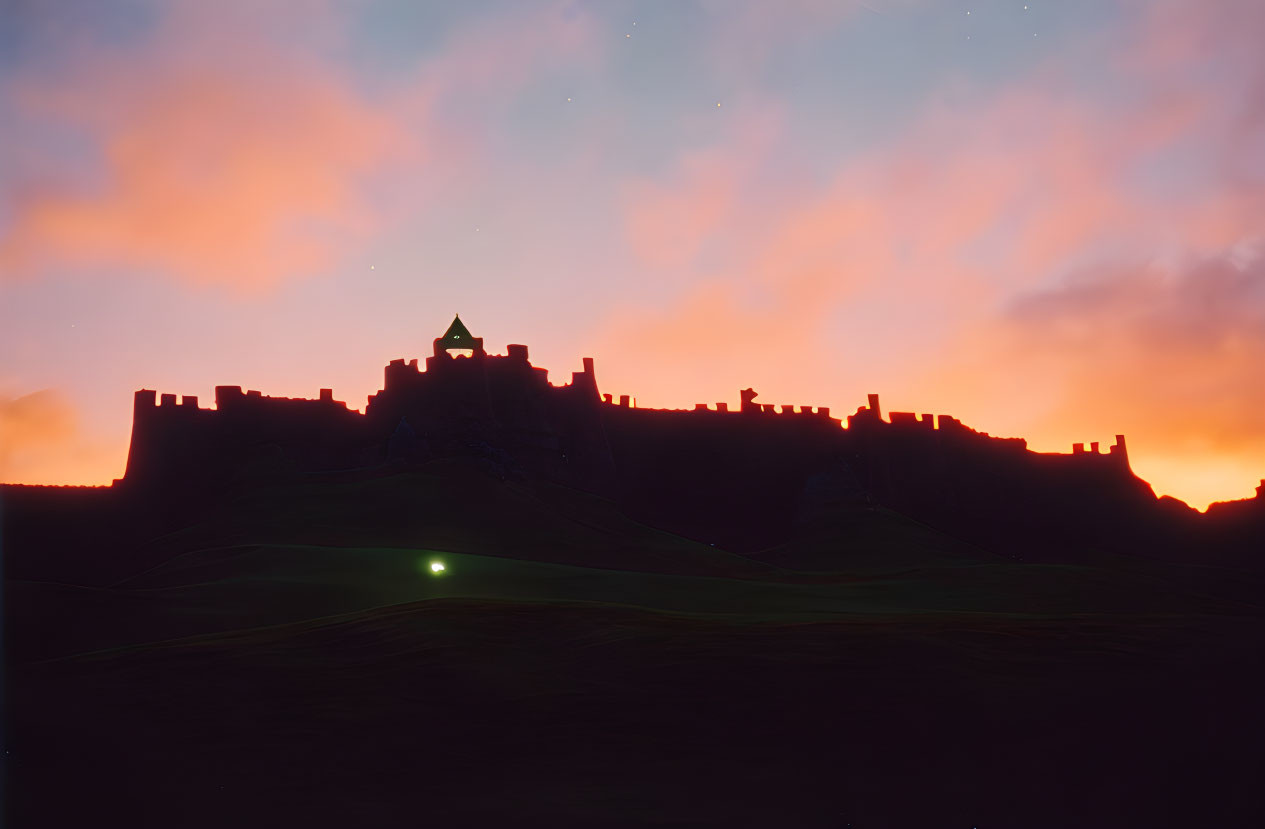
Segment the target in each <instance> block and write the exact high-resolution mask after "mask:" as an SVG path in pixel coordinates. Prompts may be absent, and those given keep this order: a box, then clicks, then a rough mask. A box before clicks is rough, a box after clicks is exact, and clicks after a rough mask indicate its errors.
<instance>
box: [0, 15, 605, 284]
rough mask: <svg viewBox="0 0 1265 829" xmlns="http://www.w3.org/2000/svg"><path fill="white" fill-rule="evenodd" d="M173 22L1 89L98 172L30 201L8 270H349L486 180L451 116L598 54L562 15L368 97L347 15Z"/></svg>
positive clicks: (30, 195) (519, 23)
mask: <svg viewBox="0 0 1265 829" xmlns="http://www.w3.org/2000/svg"><path fill="white" fill-rule="evenodd" d="M159 9H160V11H161V16H160V19H159V23H158V24H157V26H156V28H155V30H154V31H153V32H152V33H150V34H149V35H148V36H146V37H145V38H144V39H143V41H142V42H140V43H132V44H128V45H127V46H126V47H122V46H120V47H107V46H103V45H100V44H97V43H89V42H79V43H77V44H76V45H74V47H73V48H71V49H70V57H68V58H67V59H66V60H64V61H60V62H59V64H58V65H57V67H56V69H55V71H54V72H51V73H50V72H35V71H32V72H29V73H27V74H25V75H19V76H18V77H17V78H16V79H15V80H14V81H13V82H12V83H11V84H10V85H9V86H8V87H7V88H6V89H5V90H4V97H5V98H6V99H7V100H9V101H10V102H12V103H13V105H14V106H15V107H16V108H17V110H18V111H19V112H20V113H21V114H22V116H23V117H24V118H25V119H27V121H28V123H39V124H42V125H43V126H44V128H46V129H51V130H67V129H68V130H71V131H74V132H75V133H77V134H78V135H80V136H83V137H86V138H87V139H88V140H89V142H90V144H91V146H93V147H94V148H95V149H96V150H97V151H98V152H99V155H100V167H101V169H100V173H99V176H98V177H97V179H96V180H95V181H92V182H86V181H84V180H83V179H82V176H79V177H73V178H58V179H56V180H53V179H50V178H48V177H47V176H46V177H44V178H42V179H41V180H39V181H28V182H27V183H26V184H25V186H23V187H22V192H21V195H20V197H19V198H18V199H17V200H16V202H15V205H14V207H15V210H14V217H13V220H12V222H11V225H10V227H9V228H8V232H7V234H6V235H5V236H3V237H0V274H4V275H7V276H10V277H22V276H32V275H39V274H41V273H45V272H48V271H50V270H54V269H58V268H65V267H96V268H105V269H117V268H128V269H138V270H142V271H149V272H153V273H157V274H160V275H170V276H173V277H177V278H180V279H183V280H186V281H189V282H193V283H196V284H224V285H230V286H232V287H234V288H236V289H244V290H257V289H265V288H268V287H270V286H273V285H275V284H276V283H278V282H279V281H282V280H285V279H289V278H295V277H301V276H305V275H311V274H313V273H315V272H318V271H320V270H323V269H328V268H331V267H336V265H337V261H338V257H339V256H340V255H341V254H343V253H344V252H345V251H346V250H348V249H349V248H350V247H351V246H352V245H354V244H356V243H357V242H362V241H363V240H364V239H365V238H367V237H368V236H370V235H372V234H373V233H374V232H375V231H376V230H378V229H380V228H381V227H382V226H384V225H386V224H388V223H389V222H391V221H396V220H399V218H400V215H402V214H405V213H407V212H408V210H409V208H410V207H415V205H414V204H413V200H415V199H416V198H418V195H417V193H418V191H425V193H426V194H427V195H432V196H433V194H434V189H435V184H434V182H435V181H437V180H440V179H443V178H444V176H445V175H447V176H449V177H451V176H452V175H453V168H454V167H461V168H462V169H463V170H464V171H465V177H466V178H467V179H468V177H469V176H470V175H475V174H477V171H478V169H479V165H478V164H477V163H474V161H473V158H472V152H473V150H472V148H471V145H472V144H473V143H474V142H473V141H472V139H473V138H474V136H473V135H472V134H471V133H470V132H467V133H466V134H463V135H461V136H457V135H453V134H452V133H447V132H444V131H443V130H442V129H440V128H439V127H438V126H437V125H436V124H435V121H434V117H433V112H434V109H435V108H436V107H437V106H440V105H443V104H445V102H447V103H451V102H452V101H453V100H455V99H459V98H460V97H461V95H462V94H465V93H472V92H473V93H486V92H487V90H488V88H489V87H491V86H492V85H493V83H494V81H496V80H498V79H499V80H500V81H501V84H500V85H501V87H502V89H508V90H513V89H514V88H516V86H517V85H518V84H521V83H524V82H525V81H526V79H527V78H529V77H531V76H532V75H533V74H534V73H535V72H536V71H537V70H542V71H543V70H546V69H548V68H549V67H551V66H555V65H557V64H558V63H559V62H560V61H564V60H568V59H574V58H576V57H577V56H578V55H581V54H583V53H584V49H585V48H587V47H586V44H587V43H588V42H589V39H590V38H589V34H588V33H589V29H588V25H587V23H586V22H585V20H584V19H580V20H578V21H571V22H567V21H563V20H562V19H561V17H560V16H559V15H557V14H554V13H553V12H552V11H549V12H548V13H537V14H538V16H539V17H540V19H539V20H536V19H534V18H531V16H529V15H520V16H516V17H512V18H510V19H506V20H499V21H493V22H491V23H487V24H483V25H480V26H476V27H474V28H471V29H468V30H463V31H461V32H459V33H457V34H456V35H454V36H453V38H452V39H451V40H450V42H449V43H447V44H446V45H445V46H444V47H443V48H442V50H441V51H440V53H439V54H437V55H434V56H432V57H431V58H430V59H429V60H427V61H425V62H423V63H422V64H421V65H420V66H419V68H418V69H417V71H416V72H413V73H405V76H404V80H403V82H401V83H399V84H397V85H395V86H393V87H392V88H390V89H389V90H387V91H385V92H381V93H378V94H371V93H369V92H366V91H364V90H363V89H360V88H358V86H357V84H356V83H355V82H354V81H353V79H352V77H351V75H350V73H349V72H348V71H347V70H346V69H345V68H343V67H342V66H341V65H340V64H339V62H338V61H336V60H331V59H330V56H329V54H328V53H329V52H330V51H332V50H335V49H336V46H337V44H338V42H339V35H338V32H337V30H338V24H339V23H340V21H342V19H343V18H342V16H341V15H340V14H339V13H337V12H335V11H333V10H332V6H331V5H330V4H326V3H319V2H301V3H298V4H297V7H296V5H295V4H285V5H283V6H280V7H275V8H274V7H271V6H269V7H266V8H263V9H256V8H254V7H252V6H248V5H245V4H227V5H221V4H214V8H212V4H202V3H177V4H173V5H170V6H161V7H159ZM294 14H299V15H301V16H302V19H303V20H304V26H303V33H304V38H305V39H304V40H303V41H302V42H296V41H295V39H294V36H293V26H292V18H287V15H294ZM529 18H531V19H529ZM287 20H289V24H290V25H287ZM484 100H485V103H486V96H485V99H484ZM465 126H466V127H469V126H470V124H469V123H466V124H465ZM439 157H442V158H443V159H444V163H443V164H442V165H440V164H439V163H438V162H437V161H436V159H437V158H439ZM439 168H443V173H442V174H441V173H440V169H439ZM402 170H403V171H407V172H406V173H405V174H404V175H401V174H400V171H402ZM388 171H390V172H391V175H387V173H388ZM383 192H385V196H384V198H382V199H381V200H379V199H377V198H375V196H376V195H379V194H382V193H383Z"/></svg>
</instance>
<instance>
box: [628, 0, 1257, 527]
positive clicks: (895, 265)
mask: <svg viewBox="0 0 1265 829" xmlns="http://www.w3.org/2000/svg"><path fill="white" fill-rule="evenodd" d="M1262 26H1265V7H1261V6H1260V5H1259V4H1249V3H1230V4H1227V5H1225V6H1224V7H1222V6H1216V7H1209V8H1204V7H1198V8H1196V7H1193V6H1191V5H1189V4H1185V5H1182V4H1161V5H1158V6H1154V7H1151V6H1147V7H1146V8H1144V9H1141V10H1139V14H1138V15H1137V16H1135V17H1134V18H1132V19H1131V20H1130V21H1129V22H1128V23H1127V24H1126V29H1125V30H1123V31H1121V32H1120V33H1119V34H1118V37H1117V38H1115V39H1114V42H1115V43H1116V44H1117V46H1116V51H1115V53H1114V54H1113V55H1112V56H1111V57H1110V58H1109V59H1108V60H1107V61H1106V62H1105V65H1104V75H1103V77H1102V79H1101V88H1095V89H1093V90H1086V89H1085V88H1084V87H1083V85H1081V84H1079V83H1077V82H1076V81H1074V80H1072V79H1073V78H1074V77H1075V76H1076V75H1077V74H1078V73H1077V70H1078V69H1079V67H1078V66H1072V65H1068V64H1064V63H1059V62H1058V60H1056V61H1055V62H1053V63H1051V64H1049V65H1045V66H1042V67H1040V68H1039V69H1038V70H1037V71H1035V72H1034V73H1033V74H1032V75H1031V76H1030V77H1026V78H1021V79H1017V80H1016V81H1015V82H1014V83H1012V84H1010V85H1009V86H1007V87H1006V88H1003V89H1000V90H996V91H978V90H969V89H967V90H963V89H962V88H960V87H959V88H957V89H955V90H950V91H947V92H945V94H944V95H943V96H942V97H941V98H940V99H939V100H938V101H937V102H935V103H933V104H932V105H931V106H930V107H929V108H928V109H927V111H926V112H925V113H924V114H923V115H922V117H921V118H919V119H918V120H917V121H916V123H915V126H914V127H913V128H912V129H910V130H909V131H907V132H906V133H905V134H903V135H902V136H900V138H899V139H898V140H896V141H894V142H891V143H888V144H886V145H884V146H881V147H876V148H874V149H873V150H871V151H869V152H867V153H865V154H862V155H858V156H853V157H851V158H848V159H845V160H844V161H843V162H842V163H841V164H840V165H839V166H838V168H837V169H836V171H835V174H834V176H833V178H832V179H831V180H830V181H829V183H827V184H826V185H824V186H813V185H811V184H807V185H806V184H803V183H800V184H789V183H788V184H783V185H778V186H774V187H773V188H770V189H769V190H768V191H766V192H765V193H763V194H762V195H764V196H767V198H764V199H760V200H741V201H740V203H734V199H733V196H732V194H742V193H745V192H747V191H748V190H749V189H750V186H751V177H753V176H754V175H756V174H757V173H758V171H760V170H761V169H762V168H763V167H764V166H765V165H766V164H769V163H773V161H774V160H775V158H776V157H777V156H782V157H786V156H790V155H793V153H794V149H793V147H791V146H789V140H787V141H780V142H773V143H772V144H771V145H769V146H768V147H761V148H759V149H760V152H762V153H764V155H763V156H759V155H757V156H756V157H754V158H744V159H743V163H741V164H738V163H730V164H728V165H727V166H726V165H724V164H715V165H713V167H711V168H708V173H709V175H699V174H698V173H697V164H696V163H695V162H694V161H693V160H692V158H687V159H685V160H683V162H682V165H681V167H680V169H679V170H678V172H677V173H676V175H675V176H674V177H672V178H669V179H667V180H665V181H664V182H661V183H660V184H659V185H658V186H657V188H655V187H651V186H649V185H646V186H645V188H644V190H643V192H652V193H653V194H654V198H653V199H644V200H641V201H638V200H636V199H634V200H632V202H630V205H629V213H628V215H629V216H630V217H631V218H630V221H631V222H633V223H634V224H635V223H636V222H637V221H644V220H643V219H639V218H638V217H639V216H641V215H642V214H645V213H652V212H653V211H654V209H655V206H656V204H658V205H668V206H670V209H669V210H663V211H662V212H663V215H665V216H667V217H671V216H680V217H688V218H685V219H682V220H681V221H677V222H668V221H665V222H664V223H663V224H664V226H665V227H666V228H670V229H671V231H672V234H674V235H671V236H666V234H665V237H666V238H667V240H668V241H666V242H665V241H664V239H663V238H656V237H655V236H654V235H653V234H631V235H630V243H631V246H632V248H633V250H634V251H635V252H638V253H640V254H642V255H643V257H644V258H646V260H647V261H650V262H656V261H657V262H658V263H659V264H662V265H665V266H666V267H668V269H669V270H670V271H671V272H672V274H673V278H675V279H676V280H678V281H679V282H681V283H682V284H685V285H695V286H698V287H697V288H696V289H695V290H692V291H691V290H683V291H681V292H679V294H678V298H677V299H676V300H675V303H674V304H669V305H667V306H659V307H652V308H651V307H646V308H641V309H637V308H625V309H621V310H620V311H619V312H618V313H617V314H615V315H613V316H612V320H611V326H610V331H611V335H610V341H609V351H611V352H613V353H619V352H621V351H625V350H638V351H639V350H640V349H641V348H642V344H643V343H645V342H647V341H649V340H653V341H655V342H656V343H659V344H664V343H667V344H669V345H671V346H672V347H673V348H675V349H676V353H677V354H678V355H688V356H687V357H686V359H690V358H691V357H692V356H693V355H694V354H695V353H697V349H700V348H701V349H703V350H704V353H705V354H707V355H712V354H716V355H717V356H718V357H719V359H722V360H726V359H727V360H730V361H733V362H735V363H737V362H739V361H748V360H751V359H752V355H755V354H760V355H762V360H761V363H760V364H759V365H763V366H770V368H769V369H763V370H764V371H765V376H766V377H769V378H776V379H777V381H778V382H782V379H781V374H782V372H780V371H779V370H778V369H777V368H776V366H777V365H778V364H780V365H783V366H789V367H793V368H791V369H788V370H791V371H794V372H796V373H800V374H802V373H804V366H805V364H806V363H808V364H811V366H812V368H813V369H814V372H815V374H816V376H817V377H818V378H821V377H830V376H833V375H837V373H838V370H839V369H838V366H839V364H840V361H841V360H842V359H843V358H842V357H841V356H840V355H839V354H838V352H835V353H831V352H824V351H819V350H805V349H804V344H805V343H806V342H807V343H818V342H823V341H826V340H829V339H831V338H832V337H833V339H834V341H835V342H839V341H841V340H842V341H844V342H846V343H847V344H848V345H849V346H850V347H851V350H850V352H849V353H850V355H858V356H859V359H861V360H864V361H867V362H872V361H873V360H874V359H875V357H874V355H875V354H881V360H882V364H883V367H884V369H885V371H886V372H887V375H886V379H885V380H884V382H885V383H890V387H894V388H897V389H899V390H901V392H902V394H908V395H911V396H915V395H916V396H917V398H918V399H911V400H909V401H908V402H907V403H906V404H902V405H908V406H909V407H910V408H918V409H919V410H920V411H922V410H931V409H936V410H939V411H949V412H951V413H956V414H961V415H963V416H965V417H967V418H968V419H970V420H971V421H972V422H975V423H978V424H979V425H980V426H981V428H987V429H989V430H990V431H993V432H995V433H1004V434H1018V435H1022V436H1027V437H1030V438H1034V439H1035V440H1036V441H1037V442H1038V443H1040V444H1044V445H1045V448H1048V449H1053V448H1062V449H1066V444H1068V443H1070V442H1072V441H1073V440H1084V439H1088V440H1094V439H1099V437H1101V438H1102V439H1105V440H1109V439H1110V438H1111V435H1112V434H1114V432H1115V431H1116V430H1120V431H1127V432H1131V433H1132V436H1133V437H1134V438H1135V440H1134V444H1133V445H1134V447H1135V459H1137V458H1138V457H1139V456H1138V451H1141V452H1142V453H1143V454H1142V458H1143V460H1142V465H1143V466H1145V465H1146V461H1145V457H1146V453H1147V452H1150V453H1152V454H1151V457H1153V458H1159V456H1160V455H1161V454H1163V453H1165V452H1167V453H1168V454H1167V455H1166V456H1165V459H1164V461H1163V463H1162V464H1158V465H1156V466H1154V467H1153V468H1155V469H1157V470H1162V474H1164V475H1166V476H1168V477H1166V478H1165V479H1164V480H1157V481H1156V482H1155V483H1156V484H1157V487H1158V488H1159V489H1160V491H1162V492H1172V493H1175V494H1177V495H1179V497H1180V496H1185V497H1188V498H1190V499H1191V500H1192V501H1194V502H1196V503H1206V502H1207V501H1208V500H1211V499H1212V498H1214V497H1241V495H1242V494H1244V493H1245V491H1246V492H1247V493H1250V487H1246V484H1247V483H1248V481H1245V480H1241V479H1235V480H1230V479H1223V480H1220V490H1219V491H1218V492H1215V493H1214V492H1213V491H1212V490H1211V489H1210V488H1209V487H1208V486H1206V485H1205V484H1200V487H1199V488H1198V489H1197V490H1196V489H1192V488H1191V487H1190V486H1188V485H1187V481H1186V480H1183V479H1182V478H1181V477H1180V475H1179V474H1178V473H1177V472H1176V470H1180V469H1183V468H1184V469H1186V470H1188V471H1189V470H1194V469H1196V468H1197V467H1198V466H1199V464H1201V463H1207V464H1209V465H1211V466H1215V467H1217V468H1220V469H1223V470H1225V469H1235V470H1237V472H1238V473H1239V474H1245V475H1247V476H1248V477H1249V478H1251V483H1255V477H1253V476H1252V475H1251V474H1250V473H1249V472H1248V471H1247V467H1250V466H1252V465H1253V464H1255V465H1257V466H1260V467H1262V469H1261V472H1265V444H1263V443H1262V441H1261V439H1260V436H1259V423H1260V420H1259V413H1260V411H1262V410H1265V409H1263V408H1262V404H1265V400H1262V398H1261V396H1260V394H1259V389H1260V384H1259V372H1260V365H1261V364H1262V360H1265V351H1263V350H1262V341H1261V339H1260V337H1259V336H1257V335H1256V334H1254V333H1253V332H1254V331H1257V332H1258V331H1260V330H1262V329H1261V326H1262V325H1263V324H1265V322H1263V321H1265V294H1262V291H1261V290H1260V288H1259V285H1260V282H1261V280H1262V279H1263V278H1265V275H1263V274H1262V272H1261V270H1260V268H1259V267H1258V266H1257V265H1256V264H1252V263H1255V262H1258V261H1259V260H1258V259H1256V258H1255V257H1256V256H1257V255H1258V253H1259V247H1258V246H1259V244H1260V243H1261V241H1262V240H1265V219H1263V217H1265V187H1262V186H1261V185H1262V182H1265V163H1263V162H1262V161H1261V159H1260V157H1259V147H1260V146H1261V144H1260V142H1259V141H1257V140H1248V139H1253V138H1257V137H1265V115H1263V113H1265V107H1263V106H1262V105H1261V103H1260V96H1259V92H1260V90H1262V89H1265V58H1262V57H1261V52H1260V50H1259V48H1257V46H1256V44H1255V43H1254V42H1253V38H1252V37H1249V36H1246V35H1245V34H1244V33H1245V32H1251V31H1260V30H1261V28H1262ZM1196 58H1197V60H1196ZM720 155H723V153H721V151H719V150H717V151H715V152H714V153H713V156H720ZM718 205H722V206H723V210H722V209H721V208H719V207H718ZM717 217H720V218H717ZM735 228H742V229H743V230H744V231H745V232H744V233H743V234H741V235H739V234H735V233H734V232H733V231H734V229H735ZM722 242H723V244H722ZM717 246H722V247H723V248H724V249H726V250H727V251H728V255H727V256H725V257H722V258H721V261H720V262H719V263H716V262H709V263H705V264H704V263H701V262H699V261H691V260H690V258H689V257H686V256H665V257H661V258H660V259H658V260H655V259H654V256H655V255H656V254H657V253H660V252H662V251H664V250H666V251H669V252H671V251H698V250H704V249H708V248H709V247H711V248H715V247H717ZM647 253H649V255H648V256H647V255H646V254H647ZM1148 262H1150V263H1151V264H1150V265H1146V263H1148ZM1190 262H1196V263H1201V264H1197V265H1194V266H1190V265H1188V264H1187V263H1190ZM1122 263H1123V264H1122ZM1133 263H1143V264H1142V266H1140V267H1139V266H1136V265H1134V264H1133ZM1086 273H1089V274H1092V276H1090V277H1085V276H1084V274H1086ZM1076 274H1080V275H1081V276H1080V277H1078V278H1079V279H1082V280H1085V279H1088V280H1089V283H1090V285H1089V286H1088V287H1087V286H1085V285H1082V284H1081V283H1068V287H1066V288H1061V287H1060V286H1062V285H1063V283H1064V282H1065V281H1066V280H1068V279H1069V278H1071V277H1072V275H1076ZM721 278H723V280H724V284H725V285H727V286H728V292H729V296H728V297H726V296H725V294H724V292H721V291H719V290H718V289H716V288H715V287H711V286H713V285H714V284H715V283H716V282H717V280H718V279H721ZM1061 291H1065V293H1060V292H1061ZM1066 292H1070V293H1066ZM1038 296H1039V297H1043V299H1041V300H1036V299H1032V297H1038ZM749 297H759V298H762V299H761V301H757V302H755V303H750V302H747V301H746V298H749ZM1016 297H1027V298H1028V299H1025V300H1023V302H1022V303H1020V304H1019V305H1016V302H1017V300H1016V299H1015V298H1016ZM1024 303H1026V305H1025V304H1024ZM1060 303H1062V304H1060ZM867 305H868V306H869V307H873V308H882V309H885V310H886V311H887V312H891V311H893V309H896V313H894V314H892V315H891V316H890V318H888V319H887V324H886V329H887V332H886V334H885V335H880V336H884V337H885V339H886V342H884V343H880V344H879V346H878V347H877V349H875V348H873V347H872V344H873V337H874V331H873V329H872V328H865V329H864V330H862V331H860V332H859V333H858V334H857V335H855V336H854V335H852V334H850V333H849V332H848V331H846V330H845V331H842V332H839V331H837V330H833V329H834V326H837V325H838V324H839V323H838V320H839V315H840V314H844V315H851V317H852V318H855V317H856V316H858V315H860V314H861V313H862V312H863V309H864V307H866V306H867ZM1020 307H1027V308H1029V309H1035V308H1038V307H1040V308H1043V309H1044V312H1043V313H1039V314H1038V313H1036V312H1035V311H1031V310H1030V312H1029V313H1028V314H1027V315H1025V314H1023V313H1020V312H1019V311H1009V310H1007V309H1011V308H1020ZM1056 308H1062V309H1064V310H1062V311H1058V312H1056V311H1055V309H1056ZM726 316H729V317H730V319H731V320H732V324H730V325H726V323H725V317H726ZM699 320H702V321H703V322H702V324H701V325H700V326H698V327H697V328H696V329H693V330H696V331H697V332H698V333H697V336H696V341H695V342H693V343H691V342H690V336H689V334H688V333H687V332H689V331H691V330H692V329H691V328H690V327H689V324H688V323H689V322H691V321H699ZM791 321H799V326H798V327H797V328H796V336H793V337H778V336H776V335H775V334H773V333H772V332H776V331H778V330H786V329H785V327H786V326H788V325H790V324H791ZM1253 326H1256V327H1255V328H1254V327H1253ZM671 332H676V335H675V336H674V335H673V334H672V333H671ZM755 332H763V336H761V335H760V334H758V333H755ZM724 333H728V334H729V335H730V336H728V337H722V336H720V335H721V334H724ZM744 337H749V338H750V339H749V340H748V341H747V342H746V343H745V345H744V343H743V338H744ZM717 342H722V343H725V346H724V347H717V346H716V343H717ZM911 342H917V343H918V345H916V346H915V345H913V344H911ZM746 365H747V369H748V373H747V376H748V377H750V378H751V379H750V381H749V382H754V383H757V384H758V383H759V382H760V376H759V375H758V374H757V371H758V370H760V369H758V365H757V364H755V363H746ZM858 371H859V373H860V374H865V376H871V375H870V374H866V371H867V370H866V369H859V370H858ZM713 373H716V374H722V373H723V374H725V375H726V376H728V375H729V374H732V373H734V371H733V370H732V369H731V368H730V367H728V366H727V367H725V368H724V369H720V368H717V369H715V370H713ZM643 382H645V383H647V384H648V386H649V388H647V389H646V391H644V392H643V394H645V395H646V396H647V397H648V398H654V399H662V398H663V397H667V396H668V395H662V394H660V393H659V388H658V387H660V386H662V385H663V383H664V381H663V380H661V379H659V378H658V377H656V376H652V375H648V376H647V377H646V378H645V379H644V380H643ZM819 382H820V381H819ZM652 389H653V390H654V391H653V392H652V391H651V390H652ZM870 390H879V391H881V390H882V389H858V390H857V394H858V395H859V394H860V393H862V392H863V391H870ZM665 402H666V401H665ZM689 402H690V401H689V399H688V398H683V399H680V400H676V401H675V402H674V404H675V405H688V403H689ZM808 402H812V401H808ZM820 402H824V403H831V402H833V403H834V404H835V405H836V406H837V405H838V404H839V403H840V402H844V401H839V400H834V401H832V400H829V399H827V400H824V401H820ZM1091 427H1092V428H1093V429H1094V430H1096V431H1095V434H1098V433H1100V432H1101V433H1103V434H1101V435H1099V437H1094V436H1090V437H1088V438H1086V437H1085V435H1084V432H1085V431H1086V430H1088V429H1090V428H1091ZM1139 446H1141V447H1143V448H1142V449H1140V450H1139ZM1234 458H1237V459H1238V460H1237V461H1235V462H1231V460H1232V459H1234ZM1195 477H1198V476H1195V475H1193V474H1192V475H1191V476H1190V478H1189V480H1194V478H1195ZM1256 477H1259V475H1257V476H1256ZM1201 480H1203V481H1205V482H1206V481H1207V480H1208V476H1202V478H1201Z"/></svg>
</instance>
